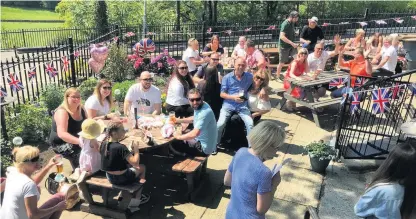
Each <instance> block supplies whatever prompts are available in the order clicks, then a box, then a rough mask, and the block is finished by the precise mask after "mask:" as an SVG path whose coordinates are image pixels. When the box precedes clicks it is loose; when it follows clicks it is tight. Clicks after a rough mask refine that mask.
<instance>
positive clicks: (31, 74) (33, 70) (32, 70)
mask: <svg viewBox="0 0 416 219" xmlns="http://www.w3.org/2000/svg"><path fill="white" fill-rule="evenodd" d="M27 76H28V77H29V82H32V83H34V82H35V81H34V80H33V79H35V78H36V66H34V67H31V68H29V70H28V71H27Z"/></svg>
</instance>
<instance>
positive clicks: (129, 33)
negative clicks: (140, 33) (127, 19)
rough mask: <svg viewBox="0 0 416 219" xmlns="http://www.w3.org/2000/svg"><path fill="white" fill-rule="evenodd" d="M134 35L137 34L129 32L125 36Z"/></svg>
mask: <svg viewBox="0 0 416 219" xmlns="http://www.w3.org/2000/svg"><path fill="white" fill-rule="evenodd" d="M134 35H136V34H134V33H133V32H127V33H126V35H125V36H126V37H132V36H134Z"/></svg>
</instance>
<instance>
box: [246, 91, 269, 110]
mask: <svg viewBox="0 0 416 219" xmlns="http://www.w3.org/2000/svg"><path fill="white" fill-rule="evenodd" d="M248 107H249V109H250V111H251V112H259V111H264V110H270V109H271V104H270V101H264V100H262V99H260V98H259V97H258V94H257V95H255V94H251V93H248Z"/></svg>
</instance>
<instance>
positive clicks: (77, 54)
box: [74, 51, 81, 59]
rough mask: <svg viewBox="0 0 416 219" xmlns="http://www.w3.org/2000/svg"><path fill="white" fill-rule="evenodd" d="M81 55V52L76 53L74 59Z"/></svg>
mask: <svg viewBox="0 0 416 219" xmlns="http://www.w3.org/2000/svg"><path fill="white" fill-rule="evenodd" d="M80 55H81V54H80V52H79V51H75V52H74V58H76V59H77V58H78V57H79V56H80Z"/></svg>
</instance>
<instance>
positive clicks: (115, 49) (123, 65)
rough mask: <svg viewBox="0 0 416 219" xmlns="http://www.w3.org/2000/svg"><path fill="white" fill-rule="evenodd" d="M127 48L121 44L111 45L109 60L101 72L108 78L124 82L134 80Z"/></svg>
mask: <svg viewBox="0 0 416 219" xmlns="http://www.w3.org/2000/svg"><path fill="white" fill-rule="evenodd" d="M126 51H127V49H126V46H125V45H123V44H120V45H119V46H117V44H111V46H110V51H109V53H108V58H107V61H106V63H105V66H104V69H103V70H102V71H101V73H102V74H104V75H105V77H106V78H108V79H110V80H112V81H116V82H117V81H118V82H120V81H123V80H125V79H126V78H127V79H133V78H134V69H133V66H132V65H131V64H130V63H128V61H127V52H126Z"/></svg>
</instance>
